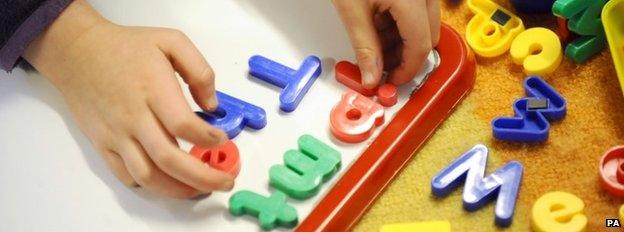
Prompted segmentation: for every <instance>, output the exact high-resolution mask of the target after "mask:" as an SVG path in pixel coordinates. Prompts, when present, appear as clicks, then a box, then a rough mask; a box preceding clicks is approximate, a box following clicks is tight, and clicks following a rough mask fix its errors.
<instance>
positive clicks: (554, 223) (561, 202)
mask: <svg viewBox="0 0 624 232" xmlns="http://www.w3.org/2000/svg"><path fill="white" fill-rule="evenodd" d="M583 208H585V204H583V201H582V200H581V199H580V198H578V197H576V196H574V195H572V194H570V193H566V192H549V193H546V194H544V195H543V196H541V197H540V198H539V199H537V201H535V204H533V210H532V212H531V225H532V226H533V230H535V231H537V232H551V231H552V232H557V231H570V232H573V231H585V226H586V225H587V217H585V215H583Z"/></svg>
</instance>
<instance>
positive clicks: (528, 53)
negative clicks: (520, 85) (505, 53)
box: [509, 27, 563, 75]
mask: <svg viewBox="0 0 624 232" xmlns="http://www.w3.org/2000/svg"><path fill="white" fill-rule="evenodd" d="M509 53H510V54H511V58H512V59H513V61H514V63H516V64H519V65H522V66H523V67H524V73H525V74H527V75H544V74H549V73H552V72H554V71H555V70H556V69H557V67H559V64H561V60H562V58H563V53H562V51H561V41H559V37H557V34H555V32H553V31H551V30H548V29H546V28H542V27H535V28H531V29H528V30H526V31H523V32H522V33H520V34H519V35H518V36H516V39H514V41H513V43H511V49H510V50H509Z"/></svg>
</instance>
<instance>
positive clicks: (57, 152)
mask: <svg viewBox="0 0 624 232" xmlns="http://www.w3.org/2000/svg"><path fill="white" fill-rule="evenodd" d="M90 2H91V3H92V4H93V5H94V7H95V8H96V9H98V10H99V11H100V12H101V13H102V14H103V15H104V16H106V17H107V18H109V19H111V20H112V21H114V22H117V23H120V24H124V25H140V26H158V27H172V28H177V29H179V30H182V31H184V32H185V33H186V34H187V35H188V36H189V37H190V38H191V39H192V40H193V41H194V42H195V44H196V46H197V47H198V48H199V49H200V50H201V51H202V53H203V54H204V56H205V57H206V58H207V59H208V61H209V62H210V64H211V65H212V67H213V68H214V69H215V71H216V74H217V89H218V90H221V91H223V92H225V93H228V94H230V95H233V96H235V97H237V98H240V99H243V100H247V101H249V102H252V103H253V104H256V105H258V106H260V107H263V108H264V109H265V110H266V111H267V116H268V125H267V127H265V128H264V129H262V130H260V131H252V130H244V131H243V132H242V133H241V134H240V135H239V136H238V137H237V138H236V139H235V142H236V143H237V145H238V146H239V149H240V150H241V159H242V170H241V173H240V175H239V177H238V178H237V183H236V186H235V189H234V190H233V192H235V191H237V190H240V189H250V190H253V191H255V192H258V193H260V194H263V195H268V194H269V193H270V192H271V191H272V190H271V189H270V188H269V187H268V183H269V179H268V169H269V167H270V166H271V165H273V164H280V163H282V155H283V153H284V152H285V151H286V150H288V149H293V148H296V146H297V143H296V139H297V137H299V136H300V135H302V134H304V133H308V134H311V135H313V136H315V137H317V138H319V139H320V140H322V141H324V142H326V143H328V144H329V145H331V146H333V147H334V148H336V149H337V150H339V151H340V152H341V153H342V156H343V168H342V169H341V171H340V173H338V174H337V175H336V176H335V177H334V178H333V179H332V180H331V181H330V182H329V183H326V184H324V185H323V186H322V187H321V193H320V194H318V195H317V196H316V197H313V198H311V199H308V200H305V201H295V200H289V202H290V203H291V204H292V205H293V206H295V207H296V208H297V211H298V213H299V218H300V220H303V218H304V217H305V215H307V214H308V213H309V211H310V210H311V209H312V207H313V206H314V205H315V202H318V200H320V198H321V196H322V195H323V194H324V193H325V192H326V191H327V190H328V189H329V187H330V186H331V185H332V184H333V183H334V182H335V181H336V180H337V179H338V178H339V177H340V175H342V173H344V171H345V170H346V169H347V168H348V166H349V164H350V163H351V162H352V161H353V160H354V159H355V158H356V157H357V156H358V155H359V154H360V152H361V151H362V149H363V148H365V146H366V144H368V143H370V142H371V139H372V138H371V139H369V140H368V141H365V142H363V143H361V144H357V145H347V144H343V143H340V142H338V141H336V140H335V139H333V138H332V137H331V135H330V132H329V129H328V125H329V124H328V121H329V111H330V109H331V107H333V105H334V104H335V103H336V102H337V101H338V100H339V98H340V95H341V94H342V92H343V91H344V90H345V88H346V87H344V86H342V85H340V84H338V83H337V82H336V81H335V79H334V72H333V66H334V63H335V61H336V60H344V59H347V60H353V54H352V51H351V47H350V45H349V43H348V38H347V35H346V33H345V31H344V29H343V26H342V24H341V23H340V21H339V18H338V16H337V13H336V12H335V10H334V9H333V6H332V5H331V3H330V1H318V0H297V1H292V0H263V1H258V0H236V1H229V0H213V1H201V0H187V1H165V0H151V1H150V0H133V1H122V0H91V1H90ZM180 2H184V3H180ZM254 54H261V55H264V56H266V57H269V58H271V59H274V60H277V61H279V62H280V63H284V64H286V65H288V66H290V67H293V68H297V67H298V66H299V63H300V62H301V61H302V60H303V58H304V57H305V56H307V55H317V56H319V57H320V58H321V59H322V60H323V73H322V74H321V76H320V77H319V79H318V80H317V81H316V82H315V84H314V86H313V87H312V89H311V90H310V91H309V92H308V94H307V95H306V97H305V98H304V99H303V101H302V102H301V104H300V105H299V108H298V109H297V110H296V111H295V112H293V113H288V114H286V113H282V112H280V111H279V103H278V97H279V91H278V89H277V88H275V87H273V86H270V85H268V84H266V83H263V82H261V81H257V80H255V79H252V78H250V77H249V75H248V73H247V71H248V68H247V59H248V58H249V57H251V56H252V55H254ZM180 83H182V82H180ZM411 87H413V85H411V86H403V87H401V89H400V92H401V97H400V103H399V105H402V104H403V103H404V102H405V100H406V99H407V95H408V92H409V91H410V90H411V89H410V88H411ZM185 95H186V97H187V99H188V101H189V102H191V103H192V100H191V99H192V98H191V97H190V95H189V94H188V92H186V93H185ZM251 100H253V101H251ZM192 105H193V108H194V109H198V107H197V106H195V105H194V104H192ZM399 105H397V106H395V107H393V108H388V112H387V113H386V121H389V120H390V119H391V116H392V115H393V114H394V113H395V112H396V111H397V110H398V109H399ZM292 128H296V129H292ZM377 132H379V130H377ZM183 147H184V148H185V149H188V148H189V147H190V145H189V144H186V143H183ZM0 186H2V187H1V188H0V189H1V190H0V231H257V230H259V226H258V224H257V223H256V220H255V219H254V218H251V217H248V216H245V217H233V216H231V215H229V213H228V211H227V199H228V198H229V197H230V196H231V194H232V193H233V192H230V193H214V194H213V195H212V196H211V197H209V198H205V199H201V200H175V199H167V198H163V197H160V196H156V195H153V194H150V193H147V192H144V191H142V190H140V189H129V188H126V187H125V186H123V185H122V184H121V183H120V182H118V181H117V179H116V178H115V177H114V176H113V175H112V174H111V173H110V172H109V170H108V169H107V167H106V165H105V164H104V162H103V160H101V158H100V156H99V154H97V152H96V151H95V150H94V149H93V147H92V146H91V144H90V143H89V141H88V139H87V138H86V137H85V136H84V135H83V134H82V133H81V132H80V130H79V128H78V127H77V125H76V124H75V123H74V122H73V119H72V118H71V115H70V113H69V111H68V108H67V106H66V105H65V104H64V102H63V99H62V97H61V96H60V94H59V93H58V91H57V90H56V89H55V88H54V87H53V86H52V85H50V84H49V83H48V82H47V81H46V80H45V79H44V78H42V77H41V76H40V75H39V74H36V73H30V74H28V73H25V72H24V71H22V70H19V69H16V70H15V71H14V72H13V73H11V74H6V73H4V72H2V73H0Z"/></svg>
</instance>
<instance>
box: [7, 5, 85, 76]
mask: <svg viewBox="0 0 624 232" xmlns="http://www.w3.org/2000/svg"><path fill="white" fill-rule="evenodd" d="M72 1H73V0H41V1H32V0H6V1H5V0H3V2H0V7H2V8H3V9H1V10H0V12H1V11H4V12H2V14H0V27H1V28H0V32H1V33H2V34H0V39H1V40H0V69H3V70H5V71H11V70H12V69H13V68H14V67H15V65H16V64H17V62H18V60H19V59H20V58H21V56H22V54H23V53H24V51H25V50H26V48H27V47H28V45H29V44H30V42H32V41H33V40H34V39H35V38H36V37H37V36H38V35H39V34H41V33H42V32H43V31H44V30H45V29H46V28H47V27H48V26H49V25H50V24H51V23H52V22H53V21H54V20H55V19H56V18H57V17H58V16H59V15H60V14H61V12H63V10H64V9H65V8H66V7H67V6H68V5H69V4H70V3H71V2H72Z"/></svg>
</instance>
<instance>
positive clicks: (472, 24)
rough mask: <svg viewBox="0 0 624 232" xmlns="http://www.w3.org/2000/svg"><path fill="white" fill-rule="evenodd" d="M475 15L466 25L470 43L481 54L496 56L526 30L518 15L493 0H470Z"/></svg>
mask: <svg viewBox="0 0 624 232" xmlns="http://www.w3.org/2000/svg"><path fill="white" fill-rule="evenodd" d="M468 7H469V8H470V10H471V11H472V13H474V16H473V17H472V19H470V21H469V22H468V25H467V26H466V40H467V41H468V45H470V47H471V48H472V50H474V51H475V53H477V54H478V55H480V56H483V57H496V56H500V55H502V54H503V53H505V52H507V50H509V46H511V41H513V39H514V38H515V37H516V36H517V35H518V34H519V33H520V32H522V31H523V30H524V24H522V20H521V19H520V18H518V16H516V15H514V14H512V13H511V12H510V11H508V10H506V9H505V8H502V7H501V6H499V5H497V4H496V3H494V2H492V1H491V0H468Z"/></svg>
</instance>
